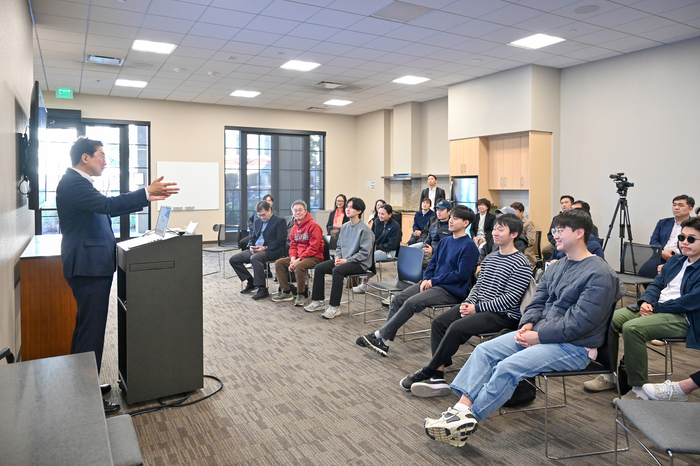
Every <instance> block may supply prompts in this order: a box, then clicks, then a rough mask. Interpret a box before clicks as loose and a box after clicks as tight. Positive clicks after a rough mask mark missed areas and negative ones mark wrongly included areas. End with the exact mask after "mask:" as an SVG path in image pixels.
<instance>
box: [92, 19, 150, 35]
mask: <svg viewBox="0 0 700 466" xmlns="http://www.w3.org/2000/svg"><path fill="white" fill-rule="evenodd" d="M138 30H139V29H138V28H135V27H131V26H120V25H118V24H109V23H100V22H98V21H90V34H100V35H103V36H110V37H122V38H124V39H132V40H133V39H134V38H135V37H136V34H137V33H138Z"/></svg>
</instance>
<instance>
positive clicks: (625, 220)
mask: <svg viewBox="0 0 700 466" xmlns="http://www.w3.org/2000/svg"><path fill="white" fill-rule="evenodd" d="M618 212H619V213H620V272H623V271H624V270H625V267H624V256H623V251H624V249H623V247H624V245H625V230H627V236H628V237H629V239H630V243H631V242H632V225H631V224H630V212H629V207H628V206H627V196H626V195H625V194H620V199H618V201H617V206H616V207H615V212H614V213H613V216H612V220H611V221H610V226H609V227H608V234H607V235H605V241H604V242H603V251H605V247H606V246H607V245H608V240H609V239H610V233H612V229H613V225H614V224H615V218H616V217H617V214H618ZM633 254H634V253H633ZM632 259H634V257H633V258H632ZM635 272H636V271H635Z"/></svg>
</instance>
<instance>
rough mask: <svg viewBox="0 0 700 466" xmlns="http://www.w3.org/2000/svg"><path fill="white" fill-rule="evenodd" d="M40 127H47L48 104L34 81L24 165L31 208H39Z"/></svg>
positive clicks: (37, 82) (37, 83)
mask: <svg viewBox="0 0 700 466" xmlns="http://www.w3.org/2000/svg"><path fill="white" fill-rule="evenodd" d="M39 128H43V129H46V105H45V104H44V98H43V97H42V95H41V89H40V88H39V81H35V82H34V88H33V89H32V100H31V103H30V108H29V141H28V147H27V155H26V160H25V161H24V163H23V164H22V165H23V167H24V173H23V175H24V179H25V180H28V181H29V193H28V194H27V197H28V198H29V209H31V210H39Z"/></svg>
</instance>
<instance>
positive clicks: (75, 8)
mask: <svg viewBox="0 0 700 466" xmlns="http://www.w3.org/2000/svg"><path fill="white" fill-rule="evenodd" d="M31 5H32V11H33V12H34V14H35V15H36V14H37V13H41V14H45V15H55V16H65V17H67V18H75V19H85V20H87V19H88V13H89V11H90V5H86V4H81V3H74V2H67V1H63V0H50V1H49V0H42V1H37V0H34V1H33V2H32V4H31Z"/></svg>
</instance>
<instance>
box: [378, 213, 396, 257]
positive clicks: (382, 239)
mask: <svg viewBox="0 0 700 466" xmlns="http://www.w3.org/2000/svg"><path fill="white" fill-rule="evenodd" d="M372 232H373V233H374V237H375V238H376V239H375V240H374V249H375V250H378V251H384V252H394V251H396V250H397V249H399V245H400V244H401V225H399V222H397V221H396V220H395V219H394V218H393V217H391V218H390V219H389V221H388V222H387V224H386V225H385V224H384V222H381V221H379V219H377V220H376V221H375V222H374V223H373V224H372Z"/></svg>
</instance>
